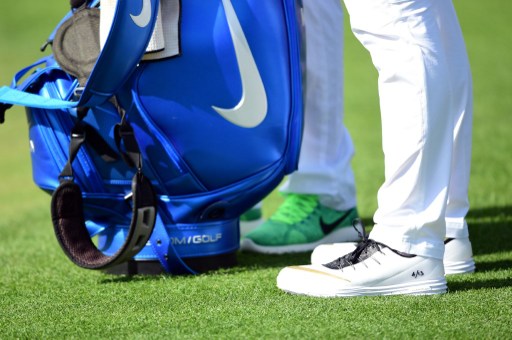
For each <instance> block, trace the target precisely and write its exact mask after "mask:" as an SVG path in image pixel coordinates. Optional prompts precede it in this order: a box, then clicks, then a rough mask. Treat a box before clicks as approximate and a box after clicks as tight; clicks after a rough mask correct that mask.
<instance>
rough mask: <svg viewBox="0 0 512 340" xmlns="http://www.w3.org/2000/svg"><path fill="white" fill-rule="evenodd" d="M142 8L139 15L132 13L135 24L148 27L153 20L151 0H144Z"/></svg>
mask: <svg viewBox="0 0 512 340" xmlns="http://www.w3.org/2000/svg"><path fill="white" fill-rule="evenodd" d="M142 1H143V2H142V10H141V11H140V14H139V15H133V14H130V17H131V18H132V20H133V22H134V23H135V25H137V26H139V27H140V28H144V27H146V26H147V25H148V24H149V22H150V21H151V0H142Z"/></svg>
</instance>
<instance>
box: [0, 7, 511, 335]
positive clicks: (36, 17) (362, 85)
mask: <svg viewBox="0 0 512 340" xmlns="http://www.w3.org/2000/svg"><path fill="white" fill-rule="evenodd" d="M62 6H65V5H64V2H59V3H58V4H57V2H56V1H55V2H51V3H50V2H43V1H29V0H17V1H0V46H1V48H2V49H1V50H0V84H7V83H8V82H9V81H10V77H11V76H12V75H13V74H14V72H15V71H16V70H18V69H20V68H21V67H23V66H25V65H28V64H29V63H30V62H32V61H33V60H35V59H36V58H38V57H39V55H40V52H39V51H38V48H39V46H40V45H41V44H42V42H44V40H45V39H46V36H47V35H48V33H49V31H50V30H51V29H52V27H53V25H54V23H55V22H57V20H59V19H60V17H61V16H62V14H63V13H64V12H65V11H66V9H65V8H64V7H62ZM456 6H457V9H458V11H459V17H460V20H461V23H462V26H463V30H464V32H465V36H466V43H467V46H468V51H469V54H470V60H471V63H472V67H473V75H474V80H475V119H474V120H475V124H474V126H475V128H474V147H473V167H472V179H471V186H470V200H471V204H472V209H471V212H470V215H469V217H468V222H469V224H470V232H471V238H472V242H473V246H474V252H475V260H476V264H477V272H476V273H475V274H474V275H468V276H463V275H459V276H451V277H449V278H448V285H449V288H450V293H449V294H445V295H443V296H435V297H376V298H356V299H314V298H308V297H299V296H291V295H286V294H283V293H281V292H280V291H279V290H278V289H277V288H276V287H275V278H276V275H277V273H278V272H279V270H280V268H282V267H283V266H286V265H289V264H297V263H305V262H307V261H308V258H309V254H297V255H287V256H261V255H248V254H240V255H239V262H240V265H239V266H238V267H236V268H232V269H229V270H222V271H218V272H214V273H210V274H203V275H199V276H187V277H166V276H157V277H141V276H136V277H132V278H129V277H117V276H109V275H105V274H102V273H99V272H91V271H86V270H82V269H80V268H78V267H75V266H73V265H72V264H71V263H70V262H69V261H68V260H67V258H66V257H65V256H64V254H63V253H62V252H61V250H60V248H59V247H58V245H57V242H56V240H55V238H54V236H53V232H52V226H51V222H50V217H49V197H48V196H47V195H45V194H44V193H42V192H41V191H40V190H39V189H37V188H36V187H35V186H34V185H33V184H32V180H31V167H30V156H29V150H28V142H27V127H26V122H25V117H24V112H23V109H20V108H15V109H13V110H10V111H9V112H8V114H7V117H6V124H5V125H3V126H0V155H1V160H2V166H0V178H1V179H2V181H1V183H0V233H1V234H0V235H1V237H0V259H1V260H0V261H1V264H0V338H1V339H3V338H6V339H9V338H176V337H180V338H345V337H347V338H368V337H370V338H471V339H473V338H474V339H477V338H510V329H511V326H512V312H511V308H510V307H511V301H512V228H511V224H512V223H511V222H512V185H511V182H510V178H511V175H512V162H511V157H510V155H511V153H510V150H511V149H512V139H511V138H510V136H509V135H510V133H509V130H510V128H511V127H512V125H511V123H512V95H511V93H512V62H511V60H512V36H511V35H510V22H509V21H510V16H509V14H510V12H511V10H512V4H510V3H508V2H507V1H503V0H488V1H486V2H485V4H483V3H482V2H480V1H462V0H457V1H456ZM345 95H346V112H347V113H346V122H347V125H348V127H349V129H350V131H351V134H352V136H353V139H354V142H355V144H356V149H357V153H356V156H355V158H354V161H353V165H354V170H355V175H356V181H357V187H358V202H359V209H360V212H361V214H362V215H363V216H364V217H365V219H366V220H371V216H372V214H373V212H374V210H375V208H376V206H377V203H376V193H377V190H378V188H379V185H380V184H381V183H382V180H383V168H382V161H383V159H382V152H381V145H380V118H379V113H378V98H377V87H376V72H375V71H374V70H373V68H372V66H371V62H370V59H369V57H368V55H367V54H366V53H365V52H364V51H363V49H362V48H361V47H360V46H359V44H358V43H357V42H356V41H355V40H354V38H353V37H352V35H351V33H350V32H349V31H348V30H347V32H346V93H345ZM279 201H280V197H279V195H277V194H276V193H273V194H272V195H271V196H270V197H269V198H268V199H267V200H266V201H265V206H264V207H265V212H266V214H269V213H271V212H272V211H273V210H274V209H275V208H276V206H277V204H278V203H279Z"/></svg>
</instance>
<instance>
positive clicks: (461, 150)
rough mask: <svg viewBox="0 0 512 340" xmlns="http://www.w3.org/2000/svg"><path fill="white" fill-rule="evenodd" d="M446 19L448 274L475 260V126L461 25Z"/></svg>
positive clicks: (467, 268)
mask: <svg viewBox="0 0 512 340" xmlns="http://www.w3.org/2000/svg"><path fill="white" fill-rule="evenodd" d="M443 15H446V16H456V14H455V11H454V9H453V7H450V8H446V9H445V10H444V11H443ZM443 22H446V24H445V26H444V27H443V29H444V30H445V31H446V32H447V34H449V35H451V38H449V39H450V41H451V48H450V49H449V51H448V54H447V57H448V63H449V65H450V72H451V75H452V78H453V79H454V81H453V85H452V89H451V91H452V93H453V98H454V101H453V105H454V112H455V114H456V115H455V117H454V126H455V128H454V132H453V157H452V172H451V177H450V185H449V187H448V202H447V203H448V204H447V206H446V213H445V216H446V240H445V255H444V267H445V271H446V273H447V274H461V273H471V272H473V271H474V270H475V262H474V260H473V254H472V249H471V242H470V241H469V231H468V226H467V223H466V219H465V218H466V214H467V213H468V210H469V200H468V187H469V175H470V164H471V144H472V136H471V134H472V127H473V94H472V79H471V73H470V72H469V69H470V68H469V60H468V56H467V53H466V48H465V46H464V41H463V39H462V32H461V29H460V27H459V26H458V25H453V24H452V25H450V26H448V25H449V24H450V23H453V22H454V21H453V20H444V21H443Z"/></svg>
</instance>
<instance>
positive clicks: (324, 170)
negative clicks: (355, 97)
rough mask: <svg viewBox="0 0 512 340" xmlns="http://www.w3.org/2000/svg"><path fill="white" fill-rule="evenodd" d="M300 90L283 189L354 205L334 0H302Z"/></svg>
mask: <svg viewBox="0 0 512 340" xmlns="http://www.w3.org/2000/svg"><path fill="white" fill-rule="evenodd" d="M303 4H304V22H305V26H306V82H307V83H306V92H305V99H304V101H305V112H304V114H305V116H304V134H303V139H302V145H301V153H300V159H299V167H298V170H297V171H296V172H295V173H293V174H292V175H290V176H289V177H288V180H287V181H286V183H285V184H284V185H283V187H282V188H281V192H283V193H285V194H286V193H298V194H314V195H318V196H319V197H320V203H322V204H323V205H325V206H327V207H329V208H332V209H336V210H347V209H350V208H354V207H355V206H356V190H355V183H354V175H353V173H352V168H351V166H350V162H351V160H352V157H353V155H354V146H353V144H352V140H351V138H350V135H349V133H348V130H347V128H346V127H345V125H344V124H343V114H344V110H343V109H344V108H343V105H344V104H343V73H344V71H343V8H342V6H341V3H340V1H339V0H322V1H318V0H304V1H303Z"/></svg>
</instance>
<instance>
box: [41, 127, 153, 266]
mask: <svg viewBox="0 0 512 340" xmlns="http://www.w3.org/2000/svg"><path fill="white" fill-rule="evenodd" d="M125 124H126V123H125ZM125 138H126V137H125ZM85 139H86V133H85V129H84V128H83V126H82V125H81V123H80V122H79V123H77V125H76V126H75V127H74V128H73V129H72V131H71V141H70V144H69V159H68V163H67V164H66V166H65V167H64V170H63V171H62V173H61V175H60V179H61V184H60V185H59V187H58V188H57V189H56V190H55V191H54V193H53V195H52V202H51V214H52V222H53V226H54V231H55V236H56V237H57V240H58V242H59V244H60V246H61V248H62V250H63V251H64V253H65V254H66V255H67V256H68V257H69V258H70V259H71V261H72V262H73V263H75V264H76V265H78V266H80V267H82V268H87V269H105V268H108V267H111V266H114V265H117V264H119V263H122V262H125V261H127V260H129V259H130V258H132V257H133V256H135V255H136V254H138V253H139V251H140V250H141V249H142V248H143V247H144V246H145V245H146V243H147V241H148V240H149V238H150V237H151V234H152V232H153V228H154V225H155V219H156V195H155V192H154V190H153V187H152V185H151V183H150V182H149V180H148V179H146V178H145V177H144V175H143V174H142V172H141V163H140V162H139V164H138V165H137V173H136V174H135V176H134V177H133V179H132V193H131V200H132V218H131V222H130V227H129V230H128V235H127V237H126V239H125V241H124V244H123V245H122V246H121V247H120V248H119V249H118V250H117V252H116V253H115V254H113V255H112V256H107V255H105V254H103V253H102V252H101V251H100V250H99V249H98V248H97V247H96V246H95V245H94V243H93V242H92V241H91V237H90V234H89V232H88V230H87V227H86V224H85V217H84V207H83V199H82V191H81V189H80V187H79V186H78V185H77V184H76V183H74V181H73V168H72V166H71V164H72V163H73V160H74V159H75V157H76V155H77V153H78V151H79V150H80V147H81V146H82V144H83V143H84V141H85ZM126 145H129V147H130V148H132V150H130V151H128V152H129V153H130V154H131V155H134V156H133V157H134V158H139V159H140V154H139V157H137V156H136V154H138V153H139V151H138V146H137V145H136V141H135V139H134V138H133V140H130V141H127V143H126Z"/></svg>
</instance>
